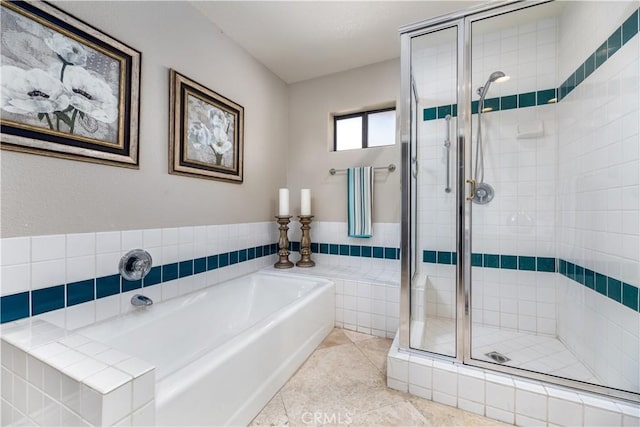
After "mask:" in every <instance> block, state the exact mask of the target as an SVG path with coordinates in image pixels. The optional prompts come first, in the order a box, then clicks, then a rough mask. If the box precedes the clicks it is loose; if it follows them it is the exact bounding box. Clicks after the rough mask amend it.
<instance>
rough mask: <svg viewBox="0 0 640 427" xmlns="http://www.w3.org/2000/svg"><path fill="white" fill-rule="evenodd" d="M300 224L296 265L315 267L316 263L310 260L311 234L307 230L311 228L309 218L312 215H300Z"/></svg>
mask: <svg viewBox="0 0 640 427" xmlns="http://www.w3.org/2000/svg"><path fill="white" fill-rule="evenodd" d="M298 218H300V224H302V227H300V229H301V230H302V239H301V240H300V257H301V258H300V261H298V262H297V263H296V266H297V267H305V268H306V267H315V265H316V263H315V262H313V261H312V260H311V236H310V235H309V230H311V226H310V224H311V219H312V218H313V215H300V216H299V217H298Z"/></svg>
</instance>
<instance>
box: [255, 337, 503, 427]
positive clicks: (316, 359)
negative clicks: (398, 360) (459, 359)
mask: <svg viewBox="0 0 640 427" xmlns="http://www.w3.org/2000/svg"><path fill="white" fill-rule="evenodd" d="M390 346H391V340H387V339H382V338H376V337H373V336H371V335H365V334H360V333H357V332H351V331H346V330H342V329H334V330H333V332H332V333H331V334H330V335H329V336H328V337H327V338H326V339H325V340H324V342H323V343H322V344H321V345H320V346H319V347H318V348H317V349H316V350H315V352H314V353H313V354H312V355H311V356H310V357H309V358H308V359H307V361H306V362H305V363H304V365H302V367H301V368H300V369H299V370H298V372H296V374H295V375H294V376H293V377H291V379H289V381H288V382H287V383H286V384H285V385H284V386H283V387H282V389H280V391H279V392H278V394H276V395H275V396H274V398H273V399H272V400H271V402H269V404H267V406H265V408H264V409H263V410H262V412H260V414H258V416H256V418H255V419H254V420H253V421H252V423H251V425H252V426H263V425H268V426H283V425H291V426H299V425H319V424H333V425H347V424H354V425H368V426H392V425H397V426H406V425H438V426H460V425H465V426H496V425H503V424H500V423H499V422H497V421H494V420H490V419H488V418H484V417H481V416H478V415H475V414H471V413H468V412H465V411H462V410H460V409H456V408H451V407H449V406H445V405H441V404H438V403H434V402H431V401H429V400H425V399H421V398H419V397H416V396H412V395H410V394H407V393H401V392H397V391H394V390H391V389H388V388H387V387H386V361H387V353H388V351H389V347H390ZM504 425H506V424H504Z"/></svg>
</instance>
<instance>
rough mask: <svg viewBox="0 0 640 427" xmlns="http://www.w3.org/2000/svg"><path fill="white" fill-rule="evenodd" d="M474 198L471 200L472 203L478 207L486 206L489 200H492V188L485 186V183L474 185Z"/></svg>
mask: <svg viewBox="0 0 640 427" xmlns="http://www.w3.org/2000/svg"><path fill="white" fill-rule="evenodd" d="M475 190H476V191H475V193H474V195H475V197H474V198H473V202H474V203H477V204H479V205H486V204H487V203H489V202H490V201H491V200H493V195H494V192H493V187H492V186H490V185H489V184H487V183H486V182H481V183H480V184H477V185H476V189H475Z"/></svg>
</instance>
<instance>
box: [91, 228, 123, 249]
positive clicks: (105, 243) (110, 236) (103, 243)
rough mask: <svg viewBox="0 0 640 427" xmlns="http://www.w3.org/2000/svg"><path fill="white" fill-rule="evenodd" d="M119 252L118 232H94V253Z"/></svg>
mask: <svg viewBox="0 0 640 427" xmlns="http://www.w3.org/2000/svg"><path fill="white" fill-rule="evenodd" d="M107 252H120V232H119V231H106V232H100V233H96V253H97V254H103V253H107Z"/></svg>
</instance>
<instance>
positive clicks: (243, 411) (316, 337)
mask: <svg viewBox="0 0 640 427" xmlns="http://www.w3.org/2000/svg"><path fill="white" fill-rule="evenodd" d="M334 295H335V294H334V284H333V283H332V282H331V281H328V280H324V279H319V278H301V277H295V276H292V275H290V274H288V273H286V272H282V271H275V270H274V269H273V267H270V268H269V269H265V270H264V271H260V272H256V273H252V274H250V275H246V276H242V277H239V278H236V279H233V280H230V281H226V282H224V283H220V284H217V285H216V286H211V287H209V288H207V289H204V290H202V291H198V292H195V293H192V294H189V295H184V296H182V297H180V298H177V299H174V300H171V301H166V302H163V303H162V304H159V305H155V306H152V307H150V308H147V309H142V310H137V312H135V313H129V314H128V315H124V316H120V317H118V318H116V319H113V320H108V321H106V322H103V323H101V324H96V325H91V326H88V327H87V328H83V329H80V330H78V333H80V334H82V335H85V336H87V337H90V338H93V339H95V340H98V341H100V342H104V343H106V344H107V345H111V346H114V347H116V348H118V349H119V350H121V351H123V352H126V353H127V354H132V355H134V356H136V357H138V358H141V359H144V360H146V361H148V362H150V363H151V364H153V365H154V366H155V369H156V395H155V402H156V421H157V422H158V424H159V425H197V426H201V425H246V424H247V423H248V422H249V421H251V419H252V418H253V417H255V415H256V414H257V413H258V412H260V410H261V409H262V407H263V406H264V405H266V404H267V402H269V400H270V399H271V398H272V397H273V395H274V394H275V393H276V392H277V390H278V389H279V388H280V387H281V386H282V385H283V384H284V383H285V382H286V381H287V379H288V378H289V377H290V376H291V375H292V374H293V373H294V372H295V371H296V370H297V369H298V367H299V366H300V365H301V364H302V362H304V360H305V359H306V358H307V357H308V356H309V354H311V353H312V352H313V350H314V349H315V347H316V346H317V345H318V344H319V343H320V342H321V341H322V340H323V339H324V337H325V336H326V335H327V334H328V333H329V332H330V331H331V330H332V329H333V327H334V322H335V320H334V312H333V309H334V306H335V301H334ZM186 330H189V331H190V333H189V334H187V335H185V333H184V332H185V331H186ZM274 343H277V345H275V346H274Z"/></svg>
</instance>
